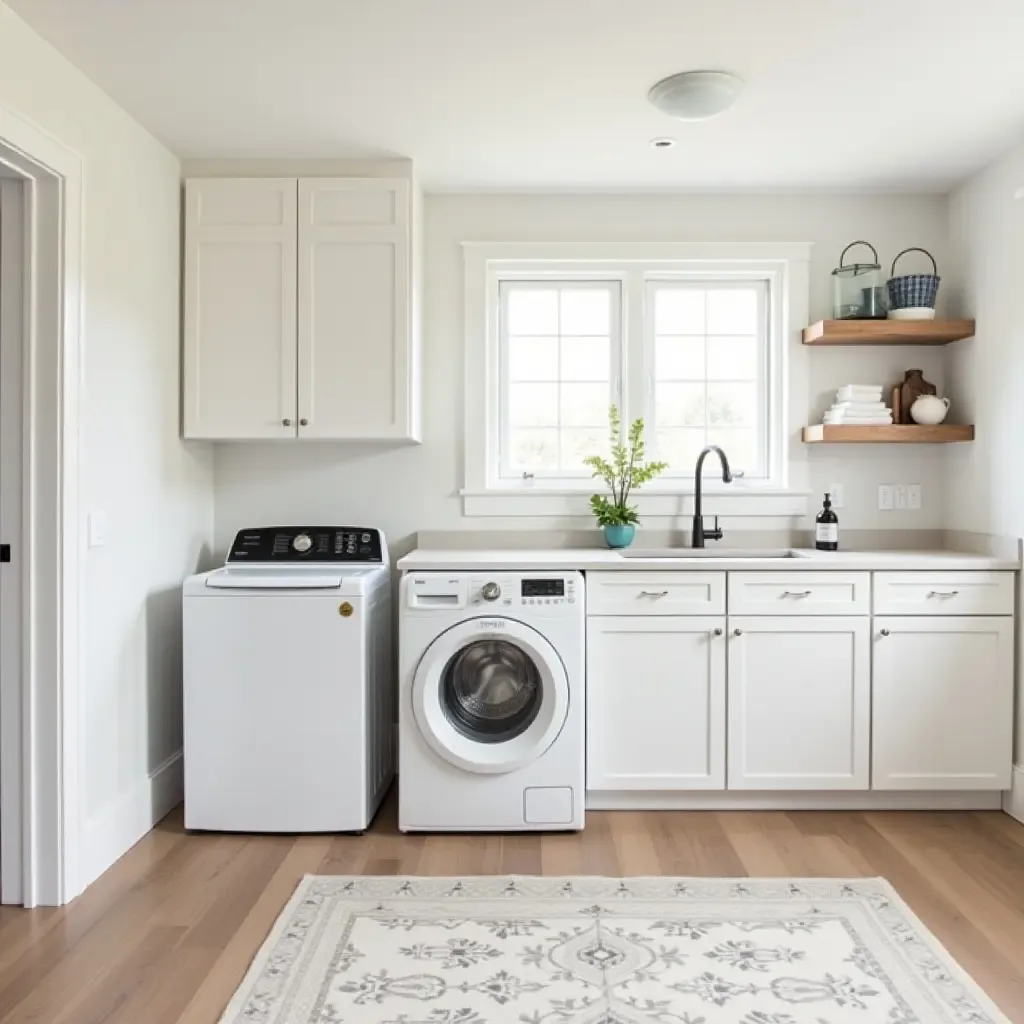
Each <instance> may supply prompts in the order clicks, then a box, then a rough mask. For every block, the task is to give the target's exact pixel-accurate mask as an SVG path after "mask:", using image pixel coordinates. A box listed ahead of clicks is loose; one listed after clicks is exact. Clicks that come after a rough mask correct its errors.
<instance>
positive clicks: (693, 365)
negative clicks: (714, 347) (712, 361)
mask: <svg viewBox="0 0 1024 1024" xmlns="http://www.w3.org/2000/svg"><path fill="white" fill-rule="evenodd" d="M654 372H655V374H656V375H657V378H658V380H703V379H704V339H703V338H702V337H700V338H655V340H654Z"/></svg>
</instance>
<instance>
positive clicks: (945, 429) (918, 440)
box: [804, 423, 974, 444]
mask: <svg viewBox="0 0 1024 1024" xmlns="http://www.w3.org/2000/svg"><path fill="white" fill-rule="evenodd" d="M973 440H974V427H972V426H966V425H964V424H961V423H940V424H938V426H934V427H926V426H922V425H921V424H920V423H906V424H904V423H899V424H897V423H890V424H882V425H879V426H866V425H865V426H859V427H858V426H854V425H852V424H851V425H850V426H839V425H837V426H831V425H827V424H822V423H816V424H813V425H812V426H810V427H804V443H805V444H822V443H823V442H824V443H833V444H858V443H859V444H864V443H871V442H874V443H882V444H949V443H951V442H953V441H973Z"/></svg>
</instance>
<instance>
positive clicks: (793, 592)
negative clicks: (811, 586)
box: [782, 590, 811, 597]
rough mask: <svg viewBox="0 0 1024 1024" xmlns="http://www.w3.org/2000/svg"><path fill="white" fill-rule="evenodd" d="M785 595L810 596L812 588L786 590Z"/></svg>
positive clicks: (783, 593)
mask: <svg viewBox="0 0 1024 1024" xmlns="http://www.w3.org/2000/svg"><path fill="white" fill-rule="evenodd" d="M782 596H783V597H810V596H811V591H810V590H784V591H783V592H782Z"/></svg>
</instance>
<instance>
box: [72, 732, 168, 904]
mask: <svg viewBox="0 0 1024 1024" xmlns="http://www.w3.org/2000/svg"><path fill="white" fill-rule="evenodd" d="M183 795H184V781H183V776H182V759H181V751H180V750H179V751H178V752H177V753H175V754H172V755H171V756H170V757H169V758H167V760H166V761H164V763H163V764H161V765H160V766H159V767H158V768H156V769H155V770H154V771H152V772H150V774H149V775H148V776H147V777H146V778H144V779H141V780H140V781H139V782H138V783H137V784H136V785H135V786H134V787H133V788H132V789H131V790H130V791H129V792H127V793H125V794H124V796H122V797H120V798H119V799H118V800H115V801H114V802H113V803H112V804H110V805H109V806H108V807H106V808H104V809H103V810H102V811H100V812H99V813H98V814H94V815H93V816H92V817H91V818H90V819H89V820H88V821H87V822H86V823H85V827H84V828H83V829H82V839H81V859H80V862H79V891H81V890H82V889H84V888H85V887H86V886H87V885H91V884H92V883H93V882H94V881H95V880H96V879H97V878H99V876H100V875H102V874H103V872H104V871H106V870H107V868H109V867H110V866H111V865H112V864H113V863H114V862H115V861H117V860H118V859H119V858H120V857H121V856H123V855H124V854H125V853H127V851H128V850H130V849H131V848H132V847H133V846H134V845H135V844H136V843H137V842H138V841H139V840H140V839H141V838H142V837H143V836H144V835H145V834H146V833H147V832H149V831H150V830H151V829H152V828H153V826H154V825H155V824H156V823H157V822H158V821H159V820H160V819H161V818H163V817H165V816H166V815H167V814H168V813H169V812H170V811H171V810H172V809H173V808H175V807H176V806H177V805H178V804H180V803H181V801H182V798H183Z"/></svg>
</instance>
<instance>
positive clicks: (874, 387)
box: [837, 384, 885, 394]
mask: <svg viewBox="0 0 1024 1024" xmlns="http://www.w3.org/2000/svg"><path fill="white" fill-rule="evenodd" d="M884 387H885V385H884V384H840V385H839V388H838V389H837V390H839V391H877V392H878V394H881V393H882V390H883V388H884Z"/></svg>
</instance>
